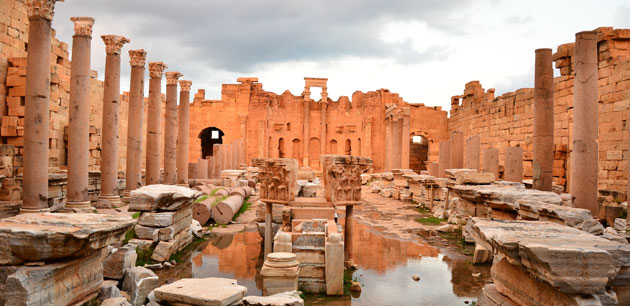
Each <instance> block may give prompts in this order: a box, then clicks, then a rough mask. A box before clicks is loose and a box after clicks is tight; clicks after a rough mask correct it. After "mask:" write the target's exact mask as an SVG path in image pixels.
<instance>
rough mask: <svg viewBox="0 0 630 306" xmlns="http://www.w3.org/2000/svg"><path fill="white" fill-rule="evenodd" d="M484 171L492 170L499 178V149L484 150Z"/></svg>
mask: <svg viewBox="0 0 630 306" xmlns="http://www.w3.org/2000/svg"><path fill="white" fill-rule="evenodd" d="M483 172H490V173H492V174H494V177H495V179H496V180H497V181H498V180H499V149H485V150H483Z"/></svg>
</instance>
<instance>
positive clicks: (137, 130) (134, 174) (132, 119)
mask: <svg viewBox="0 0 630 306" xmlns="http://www.w3.org/2000/svg"><path fill="white" fill-rule="evenodd" d="M146 56H147V53H146V52H145V51H144V50H142V49H140V50H130V51H129V63H130V64H131V80H130V84H129V115H128V118H127V124H128V126H127V167H126V169H127V171H126V176H125V180H126V181H125V198H126V202H128V199H129V192H130V191H132V190H136V189H137V188H139V187H140V186H142V123H143V121H144V65H145V59H146Z"/></svg>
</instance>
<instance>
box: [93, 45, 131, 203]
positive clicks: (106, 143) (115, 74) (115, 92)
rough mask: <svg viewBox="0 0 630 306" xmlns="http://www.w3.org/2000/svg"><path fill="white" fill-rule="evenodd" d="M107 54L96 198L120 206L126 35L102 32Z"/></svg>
mask: <svg viewBox="0 0 630 306" xmlns="http://www.w3.org/2000/svg"><path fill="white" fill-rule="evenodd" d="M101 38H103V41H104V42H105V50H106V51H107V57H106V59H105V85H104V92H103V129H102V133H103V141H102V144H101V194H100V196H99V202H101V203H105V202H109V204H110V205H111V206H112V207H118V206H121V201H120V196H119V195H118V190H117V186H118V115H119V113H120V111H119V108H120V49H122V46H123V44H126V43H128V42H129V39H127V38H125V37H123V36H116V35H103V36H101Z"/></svg>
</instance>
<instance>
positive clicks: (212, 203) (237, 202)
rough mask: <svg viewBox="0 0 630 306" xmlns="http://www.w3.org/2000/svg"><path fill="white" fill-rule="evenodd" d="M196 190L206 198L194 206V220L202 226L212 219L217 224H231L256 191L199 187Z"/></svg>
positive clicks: (207, 186)
mask: <svg viewBox="0 0 630 306" xmlns="http://www.w3.org/2000/svg"><path fill="white" fill-rule="evenodd" d="M194 189H196V190H198V191H199V192H201V193H202V194H204V195H205V196H206V197H205V199H204V200H202V201H200V202H199V203H195V204H193V206H192V214H193V219H195V220H197V221H198V222H199V224H201V225H205V224H206V223H208V221H209V220H210V219H213V220H214V222H215V223H216V224H228V223H230V221H232V219H233V218H234V216H235V215H236V214H237V213H238V211H239V210H240V209H241V207H242V206H243V204H244V203H245V201H246V200H247V199H249V197H251V196H252V195H253V194H254V189H253V188H251V187H248V186H245V187H234V188H230V187H220V186H214V185H198V186H195V187H194Z"/></svg>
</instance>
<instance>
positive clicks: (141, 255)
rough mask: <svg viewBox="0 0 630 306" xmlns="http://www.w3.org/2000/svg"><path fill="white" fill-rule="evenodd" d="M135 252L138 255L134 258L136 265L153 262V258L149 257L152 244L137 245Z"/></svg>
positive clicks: (151, 253) (151, 251)
mask: <svg viewBox="0 0 630 306" xmlns="http://www.w3.org/2000/svg"><path fill="white" fill-rule="evenodd" d="M136 254H137V255H138V257H137V258H136V266H140V267H142V266H144V265H146V264H151V263H153V260H152V259H151V255H153V247H152V246H150V247H141V246H137V247H136Z"/></svg>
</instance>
